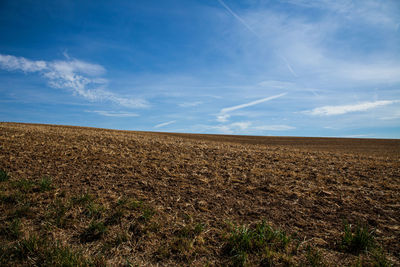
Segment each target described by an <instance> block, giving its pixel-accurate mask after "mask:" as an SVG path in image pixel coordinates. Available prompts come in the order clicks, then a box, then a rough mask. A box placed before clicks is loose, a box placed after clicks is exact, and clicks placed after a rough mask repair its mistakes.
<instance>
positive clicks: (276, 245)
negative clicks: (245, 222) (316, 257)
mask: <svg viewBox="0 0 400 267" xmlns="http://www.w3.org/2000/svg"><path fill="white" fill-rule="evenodd" d="M290 241H291V238H290V236H288V235H287V234H286V233H285V232H283V231H280V230H274V229H272V227H271V226H269V225H267V224H266V223H265V222H264V221H263V222H261V223H258V224H256V225H255V226H254V227H253V228H250V227H247V226H239V227H234V229H233V231H232V232H231V233H230V235H229V238H228V240H227V242H226V244H225V246H224V253H225V254H226V255H228V256H230V257H231V259H232V264H233V265H235V266H245V265H246V262H247V258H248V255H250V254H255V255H262V254H265V252H266V251H270V250H277V251H285V250H286V248H287V246H288V245H289V243H290Z"/></svg>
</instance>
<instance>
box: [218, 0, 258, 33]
mask: <svg viewBox="0 0 400 267" xmlns="http://www.w3.org/2000/svg"><path fill="white" fill-rule="evenodd" d="M218 2H219V3H220V4H221V5H222V6H223V7H224V8H225V9H226V10H228V12H229V13H231V15H232V16H234V17H235V18H236V19H237V20H238V21H239V22H240V23H242V24H243V25H244V26H245V27H246V28H247V29H248V30H249V31H251V32H252V33H253V34H254V35H255V36H257V37H258V38H260V36H259V35H258V33H257V32H255V31H254V30H253V28H251V27H250V25H249V24H247V23H246V21H244V20H243V19H242V18H241V17H239V16H238V14H236V13H235V12H233V11H232V9H230V7H229V6H228V5H227V4H225V2H224V1H222V0H218Z"/></svg>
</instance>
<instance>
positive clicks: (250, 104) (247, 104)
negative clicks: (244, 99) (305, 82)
mask: <svg viewBox="0 0 400 267" xmlns="http://www.w3.org/2000/svg"><path fill="white" fill-rule="evenodd" d="M286 94H287V93H283V94H279V95H274V96H269V97H266V98H262V99H258V100H255V101H252V102H249V103H245V104H241V105H237V106H233V107H229V108H223V109H221V113H227V112H230V111H234V110H237V109H242V108H246V107H250V106H254V105H257V104H260V103H263V102H267V101H270V100H272V99H275V98H278V97H281V96H284V95H286Z"/></svg>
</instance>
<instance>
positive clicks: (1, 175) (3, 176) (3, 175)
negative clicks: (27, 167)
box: [0, 169, 10, 182]
mask: <svg viewBox="0 0 400 267" xmlns="http://www.w3.org/2000/svg"><path fill="white" fill-rule="evenodd" d="M8 179H10V176H9V175H8V173H7V172H6V171H5V170H3V169H0V182H5V181H7V180H8Z"/></svg>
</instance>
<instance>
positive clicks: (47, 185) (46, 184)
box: [38, 177, 53, 192]
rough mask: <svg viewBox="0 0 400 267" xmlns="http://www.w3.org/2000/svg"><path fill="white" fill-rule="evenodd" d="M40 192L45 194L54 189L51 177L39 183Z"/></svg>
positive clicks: (44, 178)
mask: <svg viewBox="0 0 400 267" xmlns="http://www.w3.org/2000/svg"><path fill="white" fill-rule="evenodd" d="M38 184H39V190H40V192H45V191H50V190H52V189H53V186H52V181H51V179H50V178H49V177H43V178H42V179H41V180H40V181H39V183H38Z"/></svg>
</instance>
